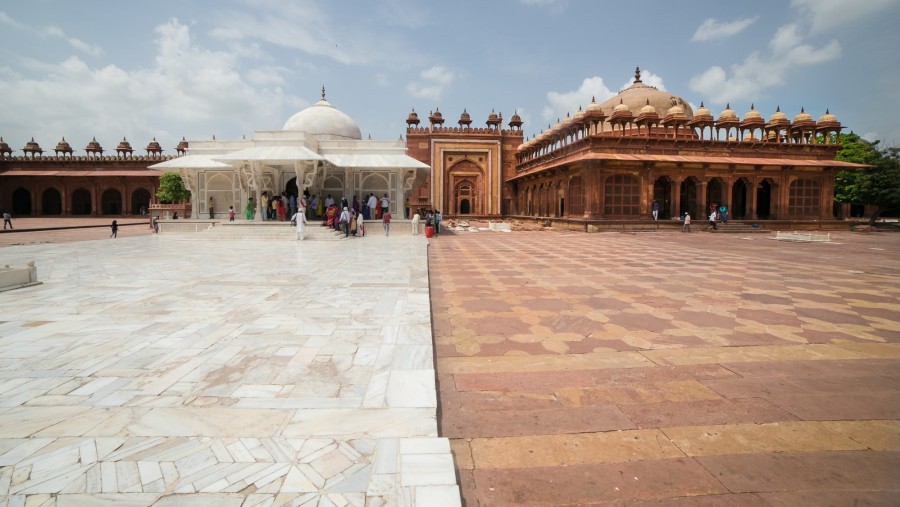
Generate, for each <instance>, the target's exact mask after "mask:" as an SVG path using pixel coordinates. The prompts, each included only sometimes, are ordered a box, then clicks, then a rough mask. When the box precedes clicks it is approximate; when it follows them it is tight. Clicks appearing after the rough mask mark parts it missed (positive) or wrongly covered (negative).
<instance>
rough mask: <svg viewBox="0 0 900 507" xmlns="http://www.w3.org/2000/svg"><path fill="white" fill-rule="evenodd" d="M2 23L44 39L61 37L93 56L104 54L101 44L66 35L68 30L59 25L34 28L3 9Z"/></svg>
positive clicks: (0, 20)
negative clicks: (12, 16)
mask: <svg viewBox="0 0 900 507" xmlns="http://www.w3.org/2000/svg"><path fill="white" fill-rule="evenodd" d="M0 23H3V24H4V25H7V26H10V27H12V28H15V29H17V30H22V31H26V32H30V33H31V34H33V35H36V36H38V37H40V38H42V39H46V38H56V39H61V40H63V41H65V42H66V43H67V44H69V45H70V46H72V47H73V48H75V49H77V50H79V51H81V52H83V53H86V54H89V55H91V56H100V55H102V54H103V48H101V47H100V46H97V45H96V44H88V43H87V42H84V41H83V40H81V39H77V38H75V37H69V36H68V35H66V32H64V31H63V30H62V29H61V28H59V27H57V26H52V25H50V26H45V27H41V28H33V27H31V26H28V25H26V24H25V23H22V22H20V21H16V20H15V19H13V18H11V17H9V15H7V14H6V13H5V12H3V11H0Z"/></svg>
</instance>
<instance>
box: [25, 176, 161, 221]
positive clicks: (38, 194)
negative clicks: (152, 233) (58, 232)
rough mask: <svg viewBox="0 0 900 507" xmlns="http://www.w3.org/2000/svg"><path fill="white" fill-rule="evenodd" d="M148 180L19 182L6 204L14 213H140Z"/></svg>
mask: <svg viewBox="0 0 900 507" xmlns="http://www.w3.org/2000/svg"><path fill="white" fill-rule="evenodd" d="M152 189H155V186H154V185H153V184H152V183H151V182H147V183H144V184H141V183H138V184H130V185H121V184H119V185H118V186H115V187H112V186H110V187H104V186H103V185H102V184H96V183H94V182H82V183H74V184H68V183H66V184H61V185H59V186H58V187H57V186H48V185H47V184H46V183H45V184H31V185H29V184H27V183H25V184H20V185H19V186H17V187H15V188H14V189H13V190H12V192H11V193H10V197H9V202H10V203H11V204H10V206H9V208H8V209H10V210H11V213H12V214H13V215H15V216H42V215H43V216H53V215H66V216H68V215H74V216H79V215H140V214H141V213H142V212H143V213H146V212H147V210H148V208H149V206H150V200H151V190H152Z"/></svg>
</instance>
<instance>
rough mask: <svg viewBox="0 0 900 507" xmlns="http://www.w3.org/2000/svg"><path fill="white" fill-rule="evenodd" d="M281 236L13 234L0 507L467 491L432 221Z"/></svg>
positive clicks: (398, 501) (417, 499)
mask: <svg viewBox="0 0 900 507" xmlns="http://www.w3.org/2000/svg"><path fill="white" fill-rule="evenodd" d="M198 245H200V246H201V248H198V247H197V246H198ZM262 246H264V248H265V251H266V252H267V255H270V256H271V257H272V258H273V259H279V260H280V261H276V262H266V263H260V262H258V252H259V249H260V247H261V245H260V244H259V242H257V241H233V240H224V241H221V242H200V243H198V242H197V241H196V240H195V239H192V238H190V237H174V236H173V237H161V236H146V237H140V238H124V239H123V241H117V242H115V244H111V243H109V242H107V241H85V242H79V243H69V244H47V245H26V246H15V247H7V248H4V249H3V252H2V253H3V255H4V259H8V260H6V262H9V263H12V264H17V263H21V262H25V261H27V260H34V261H35V262H36V264H37V266H38V276H39V278H40V279H41V280H42V281H43V282H44V283H43V284H42V285H39V286H35V287H30V288H26V289H21V290H16V291H10V292H6V293H0V314H3V315H4V316H7V315H10V316H13V317H12V318H6V317H5V318H4V322H2V323H0V505H26V504H27V505H43V504H45V503H46V504H48V505H51V504H52V505H57V506H76V507H77V506H82V505H84V506H88V505H90V506H94V505H101V506H102V505H107V504H108V505H113V504H114V505H124V506H129V505H150V504H154V505H158V506H167V505H215V506H217V507H218V506H223V505H224V506H230V505H234V506H238V505H246V506H248V507H249V506H254V505H265V506H268V505H281V504H283V503H288V504H291V505H359V506H369V505H371V506H377V505H416V503H418V504H419V505H457V504H453V503H452V502H451V499H452V497H453V495H454V494H455V495H456V496H457V497H458V489H456V490H454V489H453V488H455V483H447V480H448V478H447V477H446V476H445V475H446V464H447V463H451V466H450V472H451V474H452V461H450V460H451V457H450V453H449V449H448V448H447V446H446V440H444V439H438V438H435V437H436V436H437V426H436V416H435V409H436V402H435V386H434V372H433V364H432V357H433V354H432V352H433V351H432V348H431V347H432V341H431V329H430V315H429V311H430V307H429V301H428V278H427V265H426V241H425V240H424V238H423V237H409V236H406V237H404V236H397V237H393V236H392V237H390V238H383V237H372V238H365V239H364V240H361V241H347V242H340V243H332V242H302V243H300V242H297V243H294V242H268V243H266V244H265V245H262ZM335 248H339V249H340V255H335ZM373 249H374V250H377V251H378V252H380V253H381V256H380V260H379V267H378V269H377V270H371V271H369V272H359V271H358V270H357V269H356V267H357V266H359V265H361V264H365V263H366V262H368V261H369V260H370V259H371V252H372V251H373ZM350 272H352V273H353V276H352V278H348V276H347V273H350ZM410 437H412V438H410ZM417 460H418V461H417ZM407 474H409V477H408V478H406V477H405V476H406V475H407ZM176 491H177V492H178V493H179V494H178V495H173V494H172V493H173V492H176ZM154 502H155V503H154Z"/></svg>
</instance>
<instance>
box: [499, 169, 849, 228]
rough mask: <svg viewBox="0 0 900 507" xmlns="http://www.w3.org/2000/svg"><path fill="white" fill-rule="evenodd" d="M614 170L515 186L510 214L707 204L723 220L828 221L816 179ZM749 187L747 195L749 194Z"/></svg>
mask: <svg viewBox="0 0 900 507" xmlns="http://www.w3.org/2000/svg"><path fill="white" fill-rule="evenodd" d="M620 171H621V170H620V169H608V170H607V171H598V174H595V175H588V174H586V172H585V171H583V170H579V169H566V170H560V171H557V172H556V173H555V175H554V176H552V177H547V178H546V179H543V178H542V179H534V180H526V181H523V182H522V183H519V184H518V188H517V195H518V199H517V201H516V203H515V204H516V206H515V207H516V211H514V214H520V215H528V216H541V217H569V218H586V219H619V220H629V219H640V218H646V217H648V216H649V215H650V209H651V208H652V203H653V202H654V201H655V202H656V203H658V204H659V218H660V219H668V218H673V217H680V216H682V215H683V214H684V213H685V212H689V213H690V214H691V215H692V216H694V217H702V216H704V215H705V213H706V210H707V208H708V206H709V205H710V204H713V203H714V204H722V203H728V205H729V217H730V218H734V219H737V220H742V219H746V220H757V219H760V220H766V219H775V218H778V217H779V216H782V217H790V218H792V219H820V218H828V217H830V216H831V215H830V213H831V208H830V207H828V202H826V201H828V199H827V196H828V192H829V188H828V185H827V182H822V181H821V178H800V177H796V176H793V177H788V178H784V177H782V176H781V175H771V176H756V175H750V176H746V175H745V176H735V177H731V178H728V177H721V176H709V175H705V176H704V175H703V174H702V171H696V173H697V174H690V173H689V172H688V171H686V170H682V169H677V170H673V171H672V173H673V174H668V175H666V174H663V175H658V176H657V175H654V174H645V175H641V174H640V173H638V174H635V171H627V172H620ZM586 179H587V180H589V181H590V180H594V182H593V184H595V185H596V187H594V188H592V189H588V191H587V193H588V194H591V195H592V197H593V198H594V199H596V200H594V201H587V200H586V198H585V195H586V189H585V180H586ZM751 189H752V191H751Z"/></svg>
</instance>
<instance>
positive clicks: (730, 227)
mask: <svg viewBox="0 0 900 507" xmlns="http://www.w3.org/2000/svg"><path fill="white" fill-rule="evenodd" d="M706 227H709V226H708V225H707V226H706ZM718 227H719V228H718V230H717V231H715V232H729V233H741V234H747V233H750V234H752V233H757V232H765V233H768V232H769V231H767V230H766V229H763V228H762V227H753V226H752V225H750V224H743V223H737V224H728V223H726V224H722V223H720V224H718Z"/></svg>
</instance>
